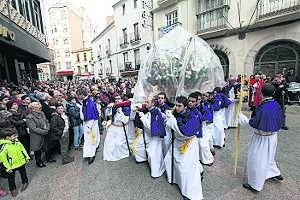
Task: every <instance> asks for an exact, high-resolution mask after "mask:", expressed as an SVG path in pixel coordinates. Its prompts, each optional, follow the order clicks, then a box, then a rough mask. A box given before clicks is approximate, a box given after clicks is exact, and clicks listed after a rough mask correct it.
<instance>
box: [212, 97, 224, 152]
mask: <svg viewBox="0 0 300 200" xmlns="http://www.w3.org/2000/svg"><path fill="white" fill-rule="evenodd" d="M210 103H211V104H212V106H213V110H214V112H213V122H214V123H213V125H214V130H213V134H212V136H213V145H214V147H216V148H218V149H221V148H222V147H223V145H224V144H225V132H224V123H223V122H224V115H223V113H222V112H221V104H222V101H221V100H220V98H218V97H217V94H216V93H214V92H213V93H211V94H210Z"/></svg>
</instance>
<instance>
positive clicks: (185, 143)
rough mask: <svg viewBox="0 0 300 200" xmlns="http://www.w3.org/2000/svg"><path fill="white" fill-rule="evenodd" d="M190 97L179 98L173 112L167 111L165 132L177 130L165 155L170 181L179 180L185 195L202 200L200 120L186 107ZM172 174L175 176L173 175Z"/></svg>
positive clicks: (178, 182)
mask: <svg viewBox="0 0 300 200" xmlns="http://www.w3.org/2000/svg"><path fill="white" fill-rule="evenodd" d="M187 106H188V99H187V98H186V97H183V96H180V97H177V98H176V107H175V110H174V112H173V114H172V113H171V112H170V111H169V112H167V122H166V132H169V133H170V134H171V132H174V136H175V138H174V141H173V143H172V146H171V148H169V151H168V153H167V155H166V157H165V166H166V171H167V177H168V182H169V183H176V184H177V185H178V186H179V188H180V190H181V194H182V195H183V196H184V198H188V199H191V200H196V199H197V200H199V199H203V194H202V184H201V175H200V173H201V168H202V166H201V163H200V162H199V144H198V140H197V137H196V136H197V135H198V134H199V127H200V124H199V120H198V119H197V118H196V116H195V115H194V114H193V113H192V112H191V111H189V110H188V109H187ZM172 175H173V176H172Z"/></svg>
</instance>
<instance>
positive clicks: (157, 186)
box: [0, 107, 300, 200]
mask: <svg viewBox="0 0 300 200" xmlns="http://www.w3.org/2000/svg"><path fill="white" fill-rule="evenodd" d="M287 112H288V126H289V128H290V129H289V131H282V132H281V133H280V134H279V143H278V149H277V152H278V154H277V160H278V162H279V167H280V169H281V172H282V175H283V176H284V178H285V180H284V181H283V182H281V183H279V182H275V181H267V183H266V184H265V187H264V190H263V191H262V192H260V193H259V194H254V193H252V192H249V191H247V190H245V189H243V188H242V182H243V174H244V166H245V161H246V152H247V141H248V139H249V134H248V133H247V131H246V130H245V129H243V130H242V137H241V146H240V157H239V163H238V164H239V168H238V175H237V176H234V175H233V173H232V171H233V141H234V134H235V130H234V129H231V130H229V131H227V132H226V133H227V137H226V147H225V148H224V149H222V150H217V154H216V157H215V159H216V162H215V164H214V165H213V166H212V167H205V178H204V182H203V184H202V186H203V192H204V198H205V199H209V200H212V199H220V200H221V199H222V200H231V199H243V200H248V199H249V200H250V199H251V200H252V199H262V200H271V199H272V200H288V199H290V200H297V199H300V147H299V143H300V136H299V133H300V123H299V121H300V115H299V112H300V108H299V107H289V108H288V111H287ZM102 143H103V140H102ZM102 145H103V144H102ZM80 153H81V152H80ZM80 153H75V154H74V155H75V157H76V162H75V163H73V164H69V165H67V166H61V165H60V162H58V163H55V164H49V165H48V167H47V168H43V169H38V168H36V167H35V166H34V165H33V163H30V166H28V174H29V178H30V186H29V187H28V190H27V191H25V192H23V193H21V194H19V195H18V197H17V198H16V199H20V200H21V199H22V200H48V199H49V200H60V199H64V200H71V199H72V200H77V199H80V200H94V199H95V200H106V199H112V200H123V199H124V200H127V199H128V200H138V199H147V200H148V199H149V200H158V199H160V200H167V199H168V200H169V199H170V200H177V199H178V200H179V199H182V198H181V195H180V192H179V190H178V189H177V187H176V186H175V185H174V186H172V185H170V184H168V183H167V181H166V178H165V177H161V178H158V179H153V178H151V177H150V174H149V169H148V166H147V165H146V164H136V163H135V161H134V159H133V158H129V159H124V160H121V161H118V162H104V161H103V160H102V155H101V153H102V149H101V150H100V153H98V157H97V159H96V162H95V163H94V164H92V165H91V166H88V165H87V163H86V162H83V160H82V158H81V154H80ZM57 159H59V157H58V158H57ZM191 170H192V169H191ZM17 177H18V178H17V180H18V181H17V182H18V186H20V180H19V176H17ZM0 183H1V186H3V187H5V188H7V183H6V180H4V179H1V182H0ZM4 199H5V200H6V199H12V197H10V196H9V197H6V198H4Z"/></svg>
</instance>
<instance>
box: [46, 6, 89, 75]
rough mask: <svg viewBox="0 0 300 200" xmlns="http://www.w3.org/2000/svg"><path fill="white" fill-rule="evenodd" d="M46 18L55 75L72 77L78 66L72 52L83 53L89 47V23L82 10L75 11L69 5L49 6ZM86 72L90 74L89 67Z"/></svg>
mask: <svg viewBox="0 0 300 200" xmlns="http://www.w3.org/2000/svg"><path fill="white" fill-rule="evenodd" d="M48 17H49V19H48V37H49V45H50V48H51V49H53V50H54V63H55V66H56V69H57V72H58V74H57V75H58V76H64V75H69V76H70V75H73V74H74V72H75V71H78V70H77V69H78V66H79V65H78V62H77V60H76V59H74V55H73V52H81V51H85V50H86V49H89V48H90V47H91V43H90V41H91V39H92V34H93V30H92V26H91V23H90V22H89V19H88V17H86V15H85V10H84V9H83V8H78V9H77V10H76V9H75V8H74V7H73V6H72V5H71V4H69V3H58V4H55V5H52V6H50V7H49V9H48ZM75 56H76V55H75ZM82 67H84V66H82ZM88 70H89V72H91V70H92V69H91V67H89V68H88ZM92 71H93V70H92ZM67 72H68V73H70V74H68V73H67Z"/></svg>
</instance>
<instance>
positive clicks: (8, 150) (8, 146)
mask: <svg viewBox="0 0 300 200" xmlns="http://www.w3.org/2000/svg"><path fill="white" fill-rule="evenodd" d="M29 159H30V157H29V156H28V154H27V152H26V150H25V148H24V146H23V145H22V144H21V142H19V140H6V139H1V140H0V163H2V164H3V165H4V167H5V170H6V171H7V172H9V171H12V170H13V169H17V168H19V167H21V166H23V165H25V164H26V163H27V162H28V160H29Z"/></svg>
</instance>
